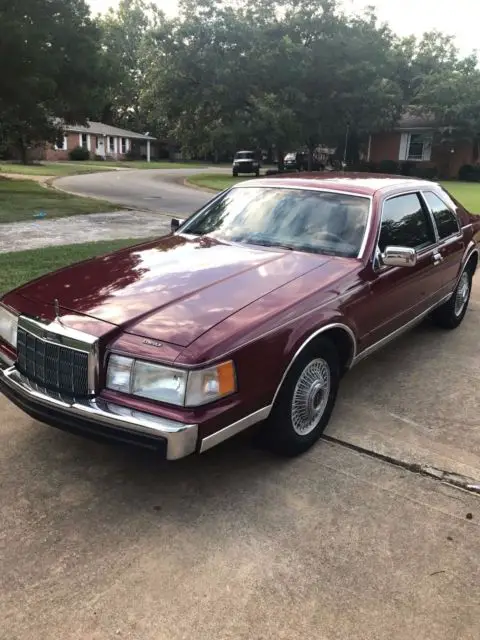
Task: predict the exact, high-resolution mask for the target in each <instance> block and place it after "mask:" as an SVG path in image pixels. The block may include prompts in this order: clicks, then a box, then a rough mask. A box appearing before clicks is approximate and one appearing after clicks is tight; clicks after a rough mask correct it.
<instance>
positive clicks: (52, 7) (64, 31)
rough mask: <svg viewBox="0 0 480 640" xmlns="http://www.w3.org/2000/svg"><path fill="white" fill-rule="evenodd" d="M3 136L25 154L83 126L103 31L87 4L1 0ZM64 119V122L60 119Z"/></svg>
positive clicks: (57, 0) (75, 0)
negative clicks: (64, 129) (68, 128)
mask: <svg viewBox="0 0 480 640" xmlns="http://www.w3.org/2000/svg"><path fill="white" fill-rule="evenodd" d="M0 20H1V24H2V36H1V38H0V59H1V60H3V61H5V64H4V66H3V68H2V73H1V74H0V135H1V137H2V138H3V140H5V141H8V142H9V143H10V144H13V145H15V146H16V147H17V148H18V149H19V151H20V154H21V158H22V160H23V162H26V161H27V149H28V147H29V146H32V145H35V144H37V143H39V142H40V141H41V142H43V141H51V142H54V141H55V140H56V139H57V138H58V134H59V126H60V125H59V122H61V121H64V122H66V123H69V122H78V123H81V122H84V121H85V119H86V118H87V117H88V116H89V113H90V110H91V104H92V95H95V91H96V90H97V88H98V86H99V85H101V81H100V80H99V73H100V57H99V45H98V42H99V32H98V29H97V27H96V25H95V24H94V22H93V21H92V20H91V19H90V14H89V9H88V7H87V5H86V4H85V2H84V1H83V0H17V1H16V2H13V3H12V2H9V1H8V0H0ZM57 118H58V119H60V120H57Z"/></svg>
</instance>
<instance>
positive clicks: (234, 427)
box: [200, 405, 272, 453]
mask: <svg viewBox="0 0 480 640" xmlns="http://www.w3.org/2000/svg"><path fill="white" fill-rule="evenodd" d="M271 410H272V405H268V407H263V409H259V410H258V411H255V412H254V413H250V414H249V415H248V416H245V417H244V418H242V419H241V420H237V422H234V423H233V424H229V425H228V426H226V427H224V428H223V429H220V431H216V432H215V433H212V435H210V436H207V437H206V438H203V440H202V442H201V444H200V453H203V452H204V451H208V449H211V448H212V447H215V446H216V445H217V444H220V442H223V441H224V440H228V438H231V437H232V436H235V435H237V433H240V432H241V431H244V430H245V429H248V427H252V426H253V425H254V424H257V423H258V422H262V420H266V419H267V418H268V416H269V415H270V411H271Z"/></svg>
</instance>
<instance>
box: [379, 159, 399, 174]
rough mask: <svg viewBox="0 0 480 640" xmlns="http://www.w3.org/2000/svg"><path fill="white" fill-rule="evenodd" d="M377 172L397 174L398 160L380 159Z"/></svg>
mask: <svg viewBox="0 0 480 640" xmlns="http://www.w3.org/2000/svg"><path fill="white" fill-rule="evenodd" d="M378 173H390V174H393V175H396V174H398V162H396V161H395V160H382V161H381V162H379V163H378Z"/></svg>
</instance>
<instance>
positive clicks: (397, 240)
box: [378, 193, 435, 252]
mask: <svg viewBox="0 0 480 640" xmlns="http://www.w3.org/2000/svg"><path fill="white" fill-rule="evenodd" d="M434 242H435V233H434V230H433V227H432V223H431V220H430V217H429V215H428V214H427V212H426V211H425V210H424V208H423V206H422V203H421V202H420V198H419V197H418V194H417V193H409V194H406V195H404V196H397V197H395V198H390V199H389V200H387V201H386V202H385V204H384V205H383V213H382V226H381V229H380V239H379V242H378V246H379V249H380V251H382V252H383V251H385V249H386V247H389V246H394V247H409V248H410V249H423V248H424V247H428V246H429V245H430V244H433V243H434Z"/></svg>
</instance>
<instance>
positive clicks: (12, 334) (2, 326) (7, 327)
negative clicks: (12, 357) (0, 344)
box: [0, 305, 18, 349]
mask: <svg viewBox="0 0 480 640" xmlns="http://www.w3.org/2000/svg"><path fill="white" fill-rule="evenodd" d="M17 327H18V316H16V315H15V314H13V313H11V312H10V311H7V309H5V307H2V306H1V305H0V338H1V339H2V340H4V341H5V342H6V343H7V344H9V345H11V346H12V347H14V348H15V349H16V348H17Z"/></svg>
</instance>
